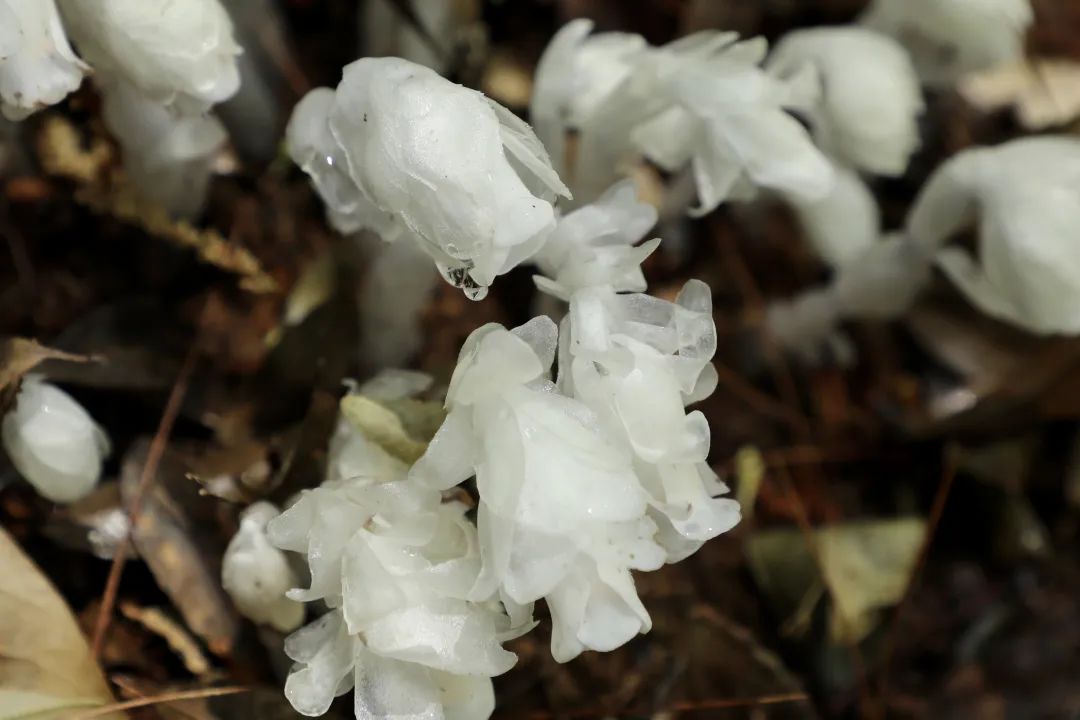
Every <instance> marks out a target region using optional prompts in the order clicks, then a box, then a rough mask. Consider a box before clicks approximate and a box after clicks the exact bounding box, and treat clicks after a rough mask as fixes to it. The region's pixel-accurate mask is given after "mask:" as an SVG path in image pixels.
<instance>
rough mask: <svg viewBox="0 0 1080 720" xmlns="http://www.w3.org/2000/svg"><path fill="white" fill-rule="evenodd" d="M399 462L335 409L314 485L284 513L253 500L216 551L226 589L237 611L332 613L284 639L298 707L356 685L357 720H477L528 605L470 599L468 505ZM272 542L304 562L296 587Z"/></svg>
mask: <svg viewBox="0 0 1080 720" xmlns="http://www.w3.org/2000/svg"><path fill="white" fill-rule="evenodd" d="M428 384H430V378H428V377H426V376H422V375H419V374H417V373H405V372H387V373H384V374H382V375H380V376H379V377H377V378H376V379H375V380H373V381H371V382H369V383H368V384H366V385H364V386H363V387H362V388H361V389H360V392H361V393H363V395H364V397H366V398H371V399H374V400H382V401H393V400H395V399H399V398H402V397H406V396H408V395H411V394H413V393H415V392H417V391H419V390H422V389H424V388H425V387H426V386H427V385H428ZM408 470H409V465H408V464H407V463H405V462H403V461H402V460H401V459H399V458H397V457H396V456H394V455H393V454H392V453H391V452H389V451H388V450H386V449H384V448H383V447H382V446H381V445H380V444H379V443H378V442H376V441H375V440H374V439H372V438H371V437H368V436H367V435H365V433H363V432H361V431H360V430H358V429H357V428H356V427H355V426H353V425H352V423H351V422H350V421H349V420H347V419H346V418H345V417H341V418H339V423H338V427H337V428H336V430H335V432H334V435H333V437H332V439H331V443H330V448H329V458H328V465H327V474H326V480H325V481H324V483H323V484H322V485H321V486H320V487H318V488H315V489H312V490H305V491H304V492H303V493H301V495H300V496H299V497H298V498H297V499H296V500H294V501H293V503H292V504H291V505H290V507H288V508H287V509H286V510H285V512H283V513H281V514H278V512H277V510H276V508H274V507H273V506H272V505H270V504H269V503H257V504H255V505H253V506H251V507H250V508H249V509H248V510H247V511H246V512H245V513H244V514H243V516H242V518H241V527H240V531H239V532H238V533H237V535H236V537H235V538H234V539H233V541H232V542H231V543H230V545H229V548H228V550H227V551H226V555H225V559H224V567H223V571H222V572H223V580H224V583H225V587H226V589H227V590H228V591H229V593H230V595H231V596H232V597H233V599H234V600H235V601H236V602H237V605H238V607H239V608H240V610H241V611H242V612H243V613H244V614H245V615H247V616H248V617H250V618H252V619H254V620H256V621H260V622H270V623H272V624H274V625H275V626H276V627H278V628H279V629H282V630H288V629H293V628H295V627H296V625H298V624H299V622H300V621H301V620H302V617H303V605H302V603H304V602H310V601H321V602H322V603H324V604H325V605H326V606H327V607H329V609H330V610H329V612H327V613H326V614H324V615H323V616H322V617H320V618H319V619H318V620H316V621H315V622H313V623H311V624H310V625H307V626H305V627H303V628H301V629H300V630H297V631H296V632H295V633H294V634H293V635H291V636H290V637H289V638H287V639H286V641H285V651H286V653H287V654H288V656H289V657H290V658H291V659H293V660H294V661H295V662H296V665H295V666H294V667H293V670H292V671H291V672H290V674H289V677H288V680H287V681H286V684H285V693H286V696H287V697H288V699H289V701H290V702H291V703H292V705H293V707H294V708H295V709H296V710H297V711H298V712H300V713H302V714H304V715H308V716H317V715H322V714H323V713H325V712H326V710H327V709H328V708H329V706H330V703H331V702H332V701H333V699H334V698H335V697H336V696H338V695H342V694H344V693H346V692H348V691H349V690H350V689H353V688H355V690H356V692H355V710H356V717H357V718H362V719H365V720H391V719H394V720H396V719H398V718H403V717H409V718H413V717H415V718H431V719H432V720H437V719H438V718H447V719H448V718H462V719H471V718H486V717H488V716H489V715H490V714H491V711H492V709H493V707H494V693H493V690H492V685H491V677H492V676H494V675H498V674H501V673H503V672H506V671H507V670H509V669H510V668H511V667H512V666H513V665H514V663H515V661H516V657H515V656H514V655H513V654H512V653H510V652H507V651H506V650H504V649H503V648H502V646H501V643H502V642H503V641H504V640H506V639H509V638H512V637H514V636H515V635H516V634H520V633H521V632H524V631H527V630H528V629H529V628H530V627H531V625H532V623H531V612H530V609H529V608H520V607H516V606H512V605H509V604H508V605H507V606H504V605H503V604H500V603H499V602H498V600H497V598H494V597H487V598H480V599H474V597H475V587H476V585H477V582H478V578H479V576H480V569H481V560H480V550H479V540H478V538H477V531H476V527H475V526H474V525H473V523H472V522H471V521H470V520H469V519H468V518H467V517H466V515H465V512H466V507H465V506H464V505H463V504H461V503H460V502H444V501H443V500H442V497H441V495H440V493H439V492H437V491H436V490H433V489H431V488H429V487H425V486H423V485H420V484H417V483H415V482H412V481H410V480H409V479H408V478H407V475H408ZM283 550H286V551H292V552H297V553H302V554H303V555H304V556H305V557H306V559H307V565H308V570H309V574H310V579H309V582H308V586H307V587H297V585H298V582H297V578H296V576H295V574H294V573H293V572H292V570H291V569H290V567H289V565H288V562H287V558H286V557H285V556H284V555H283V553H282V551H283ZM508 606H509V607H511V608H513V611H514V616H513V620H511V618H510V617H509V616H508V615H507V613H506V611H505V609H504V608H505V607H508Z"/></svg>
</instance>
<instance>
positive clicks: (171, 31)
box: [60, 0, 241, 112]
mask: <svg viewBox="0 0 1080 720" xmlns="http://www.w3.org/2000/svg"><path fill="white" fill-rule="evenodd" d="M60 10H61V11H62V13H63V17H64V21H65V25H66V27H67V28H68V32H69V33H70V35H71V38H72V39H73V40H74V41H75V44H76V46H77V47H78V49H79V53H80V54H81V55H82V56H83V57H84V58H86V60H87V61H88V62H89V63H90V64H91V65H92V66H93V67H94V70H95V71H97V72H99V73H103V74H106V75H108V76H110V77H119V78H122V79H124V80H126V81H127V82H129V83H131V84H132V85H134V86H136V87H137V88H138V89H139V91H140V92H141V93H142V94H143V95H145V96H146V97H147V98H149V99H151V100H155V101H157V102H160V103H163V104H166V105H174V106H176V107H178V108H180V109H181V110H183V111H185V112H200V111H203V110H206V109H207V108H209V107H210V106H212V105H215V104H216V103H219V102H221V101H223V100H225V99H227V98H229V97H231V96H232V95H233V93H235V92H236V90H237V88H238V87H239V86H240V75H239V71H238V70H237V66H236V56H237V55H239V54H240V52H241V49H240V46H239V45H237V44H236V41H235V40H234V39H233V27H232V21H231V20H230V19H229V15H228V13H227V12H226V11H225V9H224V8H223V7H222V6H221V3H220V1H219V0H184V2H175V1H174V0H60Z"/></svg>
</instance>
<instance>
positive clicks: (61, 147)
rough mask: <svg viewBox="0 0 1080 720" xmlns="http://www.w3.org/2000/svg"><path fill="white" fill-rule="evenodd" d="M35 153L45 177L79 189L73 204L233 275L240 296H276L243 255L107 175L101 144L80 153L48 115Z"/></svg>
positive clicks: (68, 127) (65, 124) (62, 125)
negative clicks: (191, 252) (242, 293)
mask: <svg viewBox="0 0 1080 720" xmlns="http://www.w3.org/2000/svg"><path fill="white" fill-rule="evenodd" d="M38 153H39V155H40V157H41V164H42V166H43V167H44V168H45V171H46V172H47V173H49V174H50V175H57V176H59V177H64V178H67V179H69V180H73V181H75V182H76V183H78V184H79V188H78V190H77V192H76V193H75V199H76V200H77V201H78V202H80V203H82V204H83V205H86V206H87V207H89V208H90V209H91V210H93V211H94V212H98V213H102V214H105V215H111V216H112V217H114V218H117V219H118V220H123V221H124V222H127V223H130V224H132V225H136V226H138V227H140V228H142V229H143V230H144V231H146V232H147V233H149V234H150V235H154V236H157V237H160V238H163V239H165V240H168V241H170V242H173V243H175V244H177V245H180V246H181V247H186V248H190V249H192V250H194V251H195V252H196V254H198V256H199V258H200V259H201V260H202V261H203V262H206V263H209V264H211V265H214V266H216V267H218V268H221V269H222V270H225V271H227V272H231V273H234V274H236V275H239V276H240V287H242V288H244V289H245V290H248V291H250V292H253V293H271V292H275V291H277V289H278V285H277V282H276V281H275V280H274V279H273V278H272V277H270V276H269V275H268V274H267V273H266V272H264V271H263V269H262V266H261V265H260V264H259V261H258V260H257V259H256V258H255V256H254V255H252V254H251V253H250V252H248V251H247V250H246V249H244V248H242V247H238V246H236V245H235V244H233V243H230V242H229V241H228V240H226V239H225V238H224V237H222V235H221V234H220V233H218V232H217V231H216V230H199V229H198V228H196V227H195V226H193V225H192V224H191V223H188V222H184V221H182V220H180V221H178V220H173V219H172V218H171V217H169V214H168V213H167V212H166V211H165V209H164V208H162V207H160V206H158V205H156V204H154V203H150V202H147V201H145V200H143V199H142V198H140V197H139V196H138V195H137V193H135V192H134V191H133V189H132V188H131V187H130V186H129V185H128V184H127V182H126V181H125V179H124V177H123V174H122V173H121V172H119V171H118V170H113V171H112V173H111V175H110V174H109V173H108V172H107V170H108V167H107V166H108V165H109V164H110V161H111V158H112V153H111V149H110V148H109V146H108V144H107V143H105V142H104V141H103V140H102V139H101V138H94V139H93V141H92V144H91V145H90V149H89V150H84V149H83V146H82V139H81V138H80V136H79V132H78V130H76V128H75V126H74V125H73V124H71V122H70V121H68V120H67V119H65V118H63V117H60V116H58V115H54V116H50V117H49V118H47V119H46V120H45V122H44V123H43V124H42V128H41V134H40V135H39V136H38Z"/></svg>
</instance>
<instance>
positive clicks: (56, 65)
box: [0, 0, 89, 120]
mask: <svg viewBox="0 0 1080 720" xmlns="http://www.w3.org/2000/svg"><path fill="white" fill-rule="evenodd" d="M88 71H89V68H88V67H87V65H86V64H85V63H84V62H82V61H81V60H79V58H77V57H76V56H75V53H74V52H73V51H72V49H71V45H69V44H68V40H67V36H66V35H65V34H64V28H63V25H61V23H60V15H59V13H58V12H57V10H56V2H55V0H0V112H2V113H3V115H4V117H6V118H8V119H9V120H22V119H23V118H25V117H27V116H28V115H30V114H31V113H33V112H34V111H35V110H39V109H41V108H43V107H47V106H49V105H54V104H56V103H58V102H60V101H61V100H63V99H64V98H65V97H67V94H68V93H70V92H71V91H72V90H74V89H75V88H77V87H79V85H80V84H81V83H82V79H83V75H85V74H86V73H87V72H88Z"/></svg>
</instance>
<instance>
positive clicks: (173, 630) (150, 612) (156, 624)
mask: <svg viewBox="0 0 1080 720" xmlns="http://www.w3.org/2000/svg"><path fill="white" fill-rule="evenodd" d="M120 612H121V613H122V614H123V615H124V617H126V618H127V619H128V620H132V621H134V622H137V623H139V624H140V625H142V626H143V627H144V628H146V629H147V630H149V631H150V632H152V633H154V634H155V635H157V636H159V637H161V638H162V639H163V640H165V642H166V643H168V645H169V647H170V648H171V649H172V651H173V652H175V653H176V654H177V656H178V657H179V658H180V659H181V660H182V661H183V663H184V667H185V668H187V670H188V672H190V673H191V674H192V675H205V674H207V673H208V672H210V661H209V660H207V659H206V655H204V654H203V651H202V648H200V647H199V643H198V641H196V640H195V638H193V637H191V635H190V634H189V633H188V632H187V630H185V629H184V628H183V626H181V625H180V623H178V622H176V621H175V620H173V619H172V618H170V617H169V616H168V615H167V614H165V612H164V611H162V610H161V609H160V608H155V607H147V608H144V607H139V606H138V605H136V604H135V603H131V602H124V603H120Z"/></svg>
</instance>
